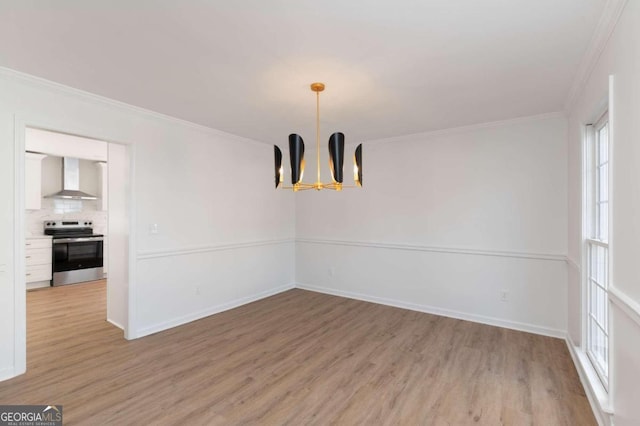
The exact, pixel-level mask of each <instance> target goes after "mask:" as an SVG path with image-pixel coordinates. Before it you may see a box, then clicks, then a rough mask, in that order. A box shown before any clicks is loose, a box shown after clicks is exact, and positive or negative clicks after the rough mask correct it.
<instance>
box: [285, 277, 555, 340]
mask: <svg viewBox="0 0 640 426" xmlns="http://www.w3.org/2000/svg"><path fill="white" fill-rule="evenodd" d="M296 287H297V288H300V289H303V290H309V291H315V292H317V293H325V294H331V295H334V296H340V297H346V298H349V299H356V300H362V301H365V302H371V303H378V304H380V305H387V306H393V307H396V308H402V309H409V310H411V311H418V312H424V313H427V314H433V315H440V316H443V317H449V318H456V319H460V320H465V321H472V322H477V323H481V324H487V325H493V326H496V327H503V328H509V329H513V330H518V331H525V332H528V333H534V334H541V335H543V336H549V337H557V338H560V339H564V338H565V337H566V335H567V332H566V330H560V329H555V328H550V327H541V326H538V325H534V324H526V323H521V322H517V321H510V320H504V319H500V318H493V317H487V316H484V315H477V314H469V313H465V312H459V311H453V310H450V309H443V308H438V307H435V306H428V305H420V304H417V303H411V302H404V301H400V300H394V299H387V298H382V297H376V296H369V295H366V294H361V293H354V292H350V291H343V290H337V289H333V288H327V287H318V286H314V285H309V284H301V283H297V284H296Z"/></svg>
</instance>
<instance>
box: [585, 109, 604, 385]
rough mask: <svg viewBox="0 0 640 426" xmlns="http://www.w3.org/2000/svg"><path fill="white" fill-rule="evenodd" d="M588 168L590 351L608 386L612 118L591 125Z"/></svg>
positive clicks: (587, 146)
mask: <svg viewBox="0 0 640 426" xmlns="http://www.w3.org/2000/svg"><path fill="white" fill-rule="evenodd" d="M585 153H586V167H585V172H586V173H585V189H586V202H585V210H586V211H585V219H586V226H585V265H586V273H585V280H586V283H585V288H586V296H587V306H586V309H585V313H586V332H587V333H586V334H587V336H586V353H587V356H588V357H589V360H590V361H591V363H592V364H593V366H594V368H595V370H596V372H597V373H598V376H599V377H600V380H601V381H602V384H603V385H604V387H605V389H608V377H609V307H608V303H609V292H608V289H609V117H608V114H605V115H604V116H602V117H601V118H600V120H598V122H597V123H596V124H594V125H590V126H588V128H587V139H586V149H585Z"/></svg>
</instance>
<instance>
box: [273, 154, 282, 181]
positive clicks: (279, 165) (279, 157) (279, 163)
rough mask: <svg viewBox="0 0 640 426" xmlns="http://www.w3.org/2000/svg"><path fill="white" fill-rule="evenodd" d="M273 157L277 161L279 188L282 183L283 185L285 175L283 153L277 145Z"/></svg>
mask: <svg viewBox="0 0 640 426" xmlns="http://www.w3.org/2000/svg"><path fill="white" fill-rule="evenodd" d="M273 156H274V159H275V166H276V188H277V187H278V185H280V183H282V180H283V178H284V174H283V173H282V172H283V170H282V151H280V148H278V147H277V146H276V145H274V146H273Z"/></svg>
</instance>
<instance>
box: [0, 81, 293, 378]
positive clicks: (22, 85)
mask: <svg viewBox="0 0 640 426" xmlns="http://www.w3.org/2000/svg"><path fill="white" fill-rule="evenodd" d="M0 93H2V96H1V97H0V198H1V199H2V200H3V202H2V203H0V379H2V378H6V377H10V376H12V375H15V374H19V373H20V372H21V370H22V369H23V368H24V353H21V351H20V347H22V346H23V345H22V344H21V339H23V338H24V334H23V333H24V329H23V325H21V324H20V321H24V316H23V314H24V297H23V295H20V294H19V292H18V293H16V283H15V276H16V275H15V274H16V271H14V270H13V264H14V260H15V255H16V253H14V247H15V241H14V229H18V227H17V226H16V225H18V224H17V223H16V221H15V218H14V211H15V206H14V186H15V182H14V158H15V152H14V133H15V132H20V129H19V128H16V123H19V124H20V123H26V124H29V125H33V126H36V127H41V128H46V129H50V130H55V131H62V132H66V133H70V134H77V135H81V136H87V137H93V138H96V139H101V140H106V141H112V142H120V143H126V144H131V145H132V147H133V148H132V149H133V151H134V152H135V164H134V170H133V182H134V183H133V193H134V197H133V202H134V204H135V212H136V213H135V217H133V218H132V221H133V231H134V234H135V237H134V245H135V247H136V248H137V251H136V253H135V256H134V259H135V264H134V265H133V266H134V269H135V271H136V275H135V277H134V280H133V282H132V286H133V294H130V295H129V296H130V297H131V298H132V300H134V306H133V309H132V312H134V314H135V315H134V316H133V317H130V318H128V320H129V323H130V325H132V327H131V329H130V334H131V336H132V337H135V336H140V335H142V334H145V333H149V332H153V331H157V330H161V329H163V328H165V327H169V326H171V325H175V324H178V323H180V322H183V321H187V320H190V319H194V318H197V317H198V316H200V315H205V314H207V313H211V312H214V311H216V310H219V309H224V308H228V307H231V306H234V305H235V304H237V303H242V302H245V301H247V300H251V299H252V298H255V297H262V296H264V295H266V294H269V293H271V292H275V291H280V290H282V289H283V288H287V286H291V285H292V284H293V281H294V280H293V271H294V269H293V243H292V239H293V237H294V226H293V223H294V203H293V202H294V199H293V196H292V194H289V193H287V192H284V191H281V192H275V191H274V190H273V186H272V181H273V148H272V147H271V146H270V145H266V144H262V143H259V142H254V141H248V140H245V139H241V138H238V137H234V136H232V135H228V134H224V133H222V132H217V131H214V130H210V129H205V128H202V127H199V126H195V125H191V124H188V123H184V122H181V121H179V120H175V119H170V118H166V117H162V116H160V115H157V114H152V113H148V112H145V111H142V110H140V109H136V108H132V107H128V106H126V105H123V104H120V103H117V102H113V101H109V100H105V99H102V98H99V97H96V96H93V95H90V94H83V93H81V92H78V91H76V90H72V89H69V88H65V87H63V86H59V85H56V84H52V83H47V82H44V81H42V80H38V79H35V78H30V77H26V76H22V75H20V74H17V73H14V72H12V71H9V70H6V69H0ZM153 223H157V224H158V225H159V230H160V232H159V234H157V235H150V234H149V226H150V225H151V224H153ZM18 254H19V253H18ZM230 254H233V256H234V258H237V259H242V262H240V261H237V260H235V261H234V262H231V263H227V260H228V259H229V256H230ZM167 265H170V268H167ZM165 269H170V272H171V273H162V274H159V273H158V271H160V270H165ZM260 271H265V274H264V275H261V274H260V273H259V272H260ZM181 272H182V273H181ZM18 273H19V271H18ZM195 283H197V284H198V287H199V288H198V289H195V287H194V284H195ZM18 290H20V289H18ZM196 290H197V291H196ZM14 298H16V299H17V300H18V311H15V310H14ZM20 311H21V312H22V314H21V312H20ZM20 318H22V320H21V319H20ZM14 321H15V322H16V323H17V327H18V329H19V333H18V334H15V333H14V330H15V324H14ZM21 329H22V331H20V330H21Z"/></svg>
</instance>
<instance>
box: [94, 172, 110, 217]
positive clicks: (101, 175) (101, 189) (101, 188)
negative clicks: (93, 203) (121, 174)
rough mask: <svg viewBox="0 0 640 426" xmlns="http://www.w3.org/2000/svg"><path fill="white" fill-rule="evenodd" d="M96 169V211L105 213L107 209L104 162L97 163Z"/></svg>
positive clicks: (106, 178)
mask: <svg viewBox="0 0 640 426" xmlns="http://www.w3.org/2000/svg"><path fill="white" fill-rule="evenodd" d="M96 167H97V168H98V197H99V198H98V210H102V211H103V212H106V211H107V210H108V209H109V191H108V187H107V185H108V183H109V177H108V175H107V170H108V167H107V163H104V162H97V163H96Z"/></svg>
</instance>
